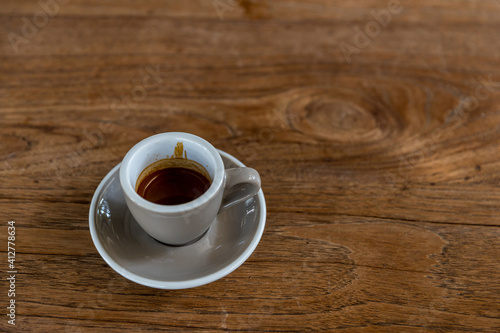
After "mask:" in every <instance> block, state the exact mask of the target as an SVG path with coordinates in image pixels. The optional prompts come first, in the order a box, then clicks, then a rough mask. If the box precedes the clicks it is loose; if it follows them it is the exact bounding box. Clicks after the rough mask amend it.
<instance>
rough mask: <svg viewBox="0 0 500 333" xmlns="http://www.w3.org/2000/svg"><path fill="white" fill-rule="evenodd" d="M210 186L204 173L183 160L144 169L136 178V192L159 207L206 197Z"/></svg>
mask: <svg viewBox="0 0 500 333" xmlns="http://www.w3.org/2000/svg"><path fill="white" fill-rule="evenodd" d="M210 185H211V178H210V175H209V174H208V172H207V170H206V169H205V168H204V167H203V166H202V165H201V164H199V163H198V162H195V161H192V160H188V159H185V158H166V159H162V160H158V161H156V162H154V163H153V164H151V165H149V166H148V167H146V168H145V169H144V170H143V171H142V172H141V174H140V175H139V177H138V179H137V183H136V189H135V190H136V192H137V193H138V194H139V195H140V196H141V197H143V198H144V199H146V200H148V201H151V202H153V203H156V204H160V205H180V204H183V203H187V202H189V201H192V200H194V199H196V198H198V197H200V196H201V195H202V194H203V193H205V192H206V191H207V190H208V188H209V187H210Z"/></svg>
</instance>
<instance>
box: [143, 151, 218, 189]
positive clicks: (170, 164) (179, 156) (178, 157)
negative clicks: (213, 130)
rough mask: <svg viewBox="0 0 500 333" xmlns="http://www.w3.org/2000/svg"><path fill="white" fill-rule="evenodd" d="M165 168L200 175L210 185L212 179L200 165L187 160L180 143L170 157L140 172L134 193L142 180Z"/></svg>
mask: <svg viewBox="0 0 500 333" xmlns="http://www.w3.org/2000/svg"><path fill="white" fill-rule="evenodd" d="M183 155H184V156H183ZM166 168H186V169H191V170H194V171H197V172H199V173H201V174H202V175H203V176H205V177H206V178H207V179H208V180H209V181H210V183H212V177H210V174H209V173H208V171H207V169H205V168H204V167H203V166H202V165H201V164H200V163H198V162H196V161H193V160H189V159H188V158H187V151H184V145H183V144H182V142H177V145H176V147H175V148H174V154H173V155H172V156H171V157H167V158H164V159H161V160H158V161H155V162H153V163H152V164H150V165H148V166H147V167H146V168H145V169H144V170H142V172H141V173H140V174H139V177H137V181H136V183H135V191H136V192H137V190H138V189H139V185H140V184H141V183H142V181H143V180H144V178H146V177H147V176H149V175H150V174H152V173H153V172H155V171H158V170H162V169H166Z"/></svg>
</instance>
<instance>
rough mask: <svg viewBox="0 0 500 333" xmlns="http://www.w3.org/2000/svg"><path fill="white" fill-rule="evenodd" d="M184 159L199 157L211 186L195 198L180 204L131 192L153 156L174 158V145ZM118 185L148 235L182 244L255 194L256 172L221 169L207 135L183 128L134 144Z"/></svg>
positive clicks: (201, 232)
mask: <svg viewBox="0 0 500 333" xmlns="http://www.w3.org/2000/svg"><path fill="white" fill-rule="evenodd" d="M179 142H180V143H182V146H183V148H184V153H183V158H187V159H188V160H191V161H195V162H198V163H199V164H201V165H202V166H203V167H204V168H205V169H206V170H207V172H208V174H209V175H210V178H211V181H212V183H211V185H210V187H209V188H208V190H207V191H206V192H205V193H203V194H202V195H201V196H200V197H198V198H196V199H194V200H192V201H189V202H187V203H183V204H179V205H160V204H156V203H153V202H150V201H148V200H146V199H144V198H143V197H141V196H140V195H139V194H138V193H137V192H136V183H137V180H138V178H139V175H140V174H141V172H142V171H143V170H144V169H145V168H146V167H148V166H149V165H151V164H152V163H154V162H156V161H157V160H161V159H166V158H173V156H174V151H175V149H176V147H178V144H179ZM120 184H121V186H122V189H123V193H124V195H125V201H126V203H127V206H128V208H129V210H130V212H131V213H132V215H133V216H134V218H135V220H136V221H137V222H138V223H139V225H140V226H141V227H142V228H143V229H144V231H146V232H147V233H148V234H149V235H150V236H151V237H153V238H155V239H156V240H158V241H160V242H163V243H165V244H169V245H176V246H178V245H186V244H190V243H192V242H195V241H196V240H198V239H199V238H201V237H202V236H203V235H204V234H205V232H206V231H207V230H208V228H209V227H210V225H211V224H212V223H213V222H214V221H215V218H216V216H217V214H218V213H219V212H221V211H222V210H224V209H226V208H228V207H230V206H233V205H235V204H237V203H239V202H242V201H244V200H247V199H248V198H250V197H252V196H254V195H255V194H257V192H258V191H259V189H260V176H259V174H258V172H257V171H256V170H254V169H252V168H233V169H225V168H224V163H223V162H222V158H221V157H220V155H219V153H218V152H217V150H216V149H215V148H214V147H213V146H212V145H211V144H210V143H208V142H207V141H206V140H204V139H202V138H200V137H198V136H195V135H192V134H188V133H181V132H168V133H161V134H157V135H154V136H151V137H149V138H146V139H144V140H142V141H141V142H139V143H137V144H136V145H135V146H134V147H132V149H130V150H129V151H128V153H127V154H126V155H125V157H124V158H123V161H122V163H121V166H120Z"/></svg>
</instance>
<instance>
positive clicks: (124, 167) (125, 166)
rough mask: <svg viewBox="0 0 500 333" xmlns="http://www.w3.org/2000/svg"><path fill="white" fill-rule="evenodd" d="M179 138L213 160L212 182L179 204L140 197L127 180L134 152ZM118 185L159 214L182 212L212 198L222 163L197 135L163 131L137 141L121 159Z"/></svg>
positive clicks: (221, 178) (219, 181)
mask: <svg viewBox="0 0 500 333" xmlns="http://www.w3.org/2000/svg"><path fill="white" fill-rule="evenodd" d="M167 139H168V140H179V141H190V142H191V143H194V144H197V145H199V146H200V147H202V148H203V149H204V150H205V151H206V152H207V153H208V154H209V155H210V156H211V157H212V158H213V160H214V161H215V168H214V176H213V179H212V184H211V185H210V187H209V188H208V190H207V191H205V193H203V194H202V195H201V196H199V197H198V198H196V199H194V200H191V201H189V202H186V203H183V204H179V205H160V204H157V203H154V202H151V201H148V200H146V199H144V198H143V197H141V196H140V195H139V194H138V193H137V192H136V191H135V188H134V187H133V186H132V184H131V183H130V181H129V177H128V173H129V165H130V163H131V161H132V159H133V158H134V157H136V154H138V153H140V151H141V150H142V149H143V148H144V147H145V146H147V145H149V144H151V143H155V142H160V141H162V140H167ZM119 177H120V185H121V187H122V189H123V193H124V194H125V195H126V196H127V197H128V198H129V199H130V200H131V201H132V202H134V204H136V205H138V206H140V207H142V208H144V209H147V210H149V211H152V212H155V213H159V214H176V213H184V212H187V211H190V210H193V209H196V208H198V207H201V206H204V205H205V204H207V203H208V202H209V201H210V200H212V199H213V198H214V197H215V196H216V195H217V194H218V193H219V190H220V189H221V187H222V185H223V183H224V163H223V161H222V158H221V157H220V155H219V153H218V152H217V150H216V149H215V147H214V146H212V144H210V143H209V142H208V141H206V140H205V139H203V138H200V137H199V136H196V135H194V134H190V133H185V132H164V133H159V134H155V135H152V136H150V137H147V138H145V139H143V140H141V141H139V142H138V143H136V144H135V145H134V146H133V147H132V148H131V149H130V150H129V151H128V152H127V154H125V157H124V158H123V160H122V163H121V165H120V175H119Z"/></svg>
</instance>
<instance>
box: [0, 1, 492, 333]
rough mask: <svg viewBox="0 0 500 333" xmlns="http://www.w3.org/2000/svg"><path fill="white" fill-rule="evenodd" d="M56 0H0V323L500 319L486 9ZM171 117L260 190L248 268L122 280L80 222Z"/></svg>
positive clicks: (359, 325) (438, 324)
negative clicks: (200, 278) (177, 286)
mask: <svg viewBox="0 0 500 333" xmlns="http://www.w3.org/2000/svg"><path fill="white" fill-rule="evenodd" d="M57 1H58V2H56V0H52V1H49V0H42V1H41V4H42V6H41V5H40V4H38V2H37V1H35V0H32V1H19V0H4V1H2V4H1V6H0V36H1V39H0V117H1V118H0V119H1V123H0V142H1V146H0V186H1V187H0V212H1V220H0V223H1V227H0V229H1V230H2V231H1V250H2V257H1V258H2V263H1V267H2V269H1V280H2V281H3V282H2V283H1V284H0V287H1V292H0V293H1V295H3V296H2V302H1V304H2V308H3V309H4V310H3V311H2V313H9V311H10V310H9V309H7V310H6V307H7V306H10V303H9V302H10V301H11V299H13V300H15V327H14V326H12V325H11V324H9V323H8V320H10V319H9V317H8V316H5V314H4V315H2V320H1V331H3V332H132V331H133V332H150V331H188V332H193V331H199V332H215V331H238V330H242V331H252V332H254V331H258V332H307V331H325V332H344V331H345V332H463V331H471V332H498V331H499V330H500V266H499V265H500V263H499V257H500V229H499V225H500V186H499V185H500V149H499V142H500V34H499V33H500V1H498V0H489V1H488V0H484V1H465V0H450V1H436V0H426V1H419V2H417V1H409V0H401V1H400V2H398V1H395V2H394V1H374V0H359V1H327V0H309V1H290V0H279V1H257V0H253V1H249V0H235V1H229V0H216V1H159V0H144V1H140V2H134V1H112V0H107V1H100V0H99V1H98V0H88V1H84V0H72V1H68V0H57ZM167 131H185V132H190V133H194V134H196V135H199V136H202V137H204V138H206V139H207V140H209V141H210V142H211V143H212V144H213V145H215V146H216V147H218V148H220V149H222V150H224V151H226V152H228V153H230V154H232V155H234V156H236V157H237V158H239V159H240V160H241V161H243V162H244V163H245V164H247V165H249V166H252V167H254V168H256V169H257V170H259V172H260V174H261V176H262V181H263V191H264V194H265V197H266V202H267V225H266V229H265V232H264V235H263V237H262V240H261V242H260V244H259V246H258V247H257V249H256V251H255V252H254V253H253V255H252V256H251V257H250V258H249V259H248V261H247V262H246V263H244V264H243V265H242V266H241V267H240V268H239V269H237V270H236V271H234V272H233V273H231V274H230V275H228V276H227V277H225V278H222V279H221V280H218V281H216V282H214V283H211V284H208V285H205V286H202V287H198V288H194V289H188V290H177V291H168V290H157V289H152V288H148V287H145V286H141V285H138V284H135V283H133V282H130V281H128V280H127V279H125V278H123V277H121V276H120V275H119V274H117V273H116V272H115V271H113V270H112V269H111V268H110V267H109V266H108V265H107V264H106V263H105V262H104V261H103V259H102V258H101V257H100V256H99V254H98V253H97V251H96V248H95V247H94V245H93V243H92V240H91V237H90V234H89V227H88V210H89V205H90V200H91V198H92V195H93V193H94V191H95V189H96V187H97V185H98V184H99V182H100V181H101V179H102V178H103V177H104V176H105V175H106V174H107V172H108V171H109V170H110V169H111V168H112V167H113V166H115V165H116V164H117V163H119V162H120V161H121V159H122V158H123V156H124V155H125V153H126V152H127V151H128V150H129V149H130V147H132V146H133V145H134V144H135V143H136V142H138V141H140V140H141V139H143V138H146V137H148V136H151V135H153V134H155V133H160V132H167ZM9 221H15V224H14V223H12V224H14V226H15V251H16V257H15V262H14V268H15V271H16V274H14V275H15V283H14V287H15V296H8V295H7V294H8V290H9V288H10V287H11V284H10V282H9V281H7V279H8V278H10V277H11V274H10V273H8V271H10V269H9V266H8V265H9V262H8V261H7V260H8V255H7V250H8V238H7V234H8V231H12V230H14V229H8V227H9V225H8V222H9ZM11 239H12V238H11ZM12 262H13V261H12Z"/></svg>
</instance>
